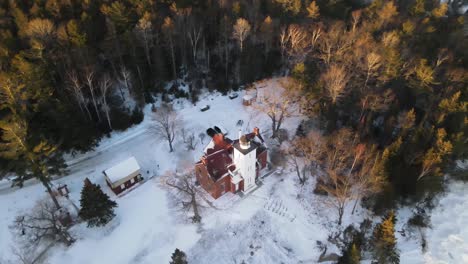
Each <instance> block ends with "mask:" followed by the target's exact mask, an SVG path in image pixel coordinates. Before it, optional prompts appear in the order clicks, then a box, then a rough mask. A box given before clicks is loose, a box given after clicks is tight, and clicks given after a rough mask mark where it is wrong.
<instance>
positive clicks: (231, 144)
mask: <svg viewBox="0 0 468 264" xmlns="http://www.w3.org/2000/svg"><path fill="white" fill-rule="evenodd" d="M207 133H208V135H210V136H211V137H212V140H211V142H210V144H209V145H208V146H207V147H206V148H205V154H204V155H203V157H202V158H201V160H200V161H199V162H197V163H196V164H195V174H196V177H197V182H198V183H199V184H200V185H201V186H202V187H203V189H205V190H206V191H207V192H208V193H209V194H211V196H213V198H215V199H217V198H219V197H220V196H221V195H223V194H224V193H226V192H232V193H236V192H249V191H251V190H253V189H254V188H255V187H256V180H257V178H258V177H259V176H260V172H261V171H262V170H263V169H264V168H266V166H267V163H268V152H267V148H266V146H265V144H264V140H263V138H262V136H261V135H260V131H259V129H258V128H255V129H254V131H253V132H252V133H248V134H245V135H241V134H240V135H239V139H236V140H231V139H229V138H227V137H225V136H224V134H223V133H222V132H221V131H220V130H219V128H217V127H215V129H211V128H210V129H208V131H207Z"/></svg>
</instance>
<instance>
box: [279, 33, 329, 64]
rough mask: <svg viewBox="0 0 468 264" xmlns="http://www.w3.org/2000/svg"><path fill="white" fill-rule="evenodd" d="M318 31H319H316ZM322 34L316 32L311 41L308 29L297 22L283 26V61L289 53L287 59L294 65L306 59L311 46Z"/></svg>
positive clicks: (281, 45) (281, 41) (281, 42)
mask: <svg viewBox="0 0 468 264" xmlns="http://www.w3.org/2000/svg"><path fill="white" fill-rule="evenodd" d="M315 33H318V32H315ZM319 36H320V34H315V35H314V38H313V39H312V41H311V42H310V43H307V41H308V39H309V38H308V37H309V35H308V33H307V31H306V30H305V29H304V28H303V27H301V26H299V25H296V24H292V25H290V26H288V27H287V28H285V27H283V28H282V29H281V33H280V48H281V56H282V59H283V61H284V60H285V58H286V57H285V55H287V61H288V63H289V64H290V65H294V64H296V63H298V62H300V61H302V60H304V59H305V57H306V56H307V53H308V52H309V50H310V47H311V45H310V44H312V46H313V45H314V44H315V43H316V41H317V40H318V38H319Z"/></svg>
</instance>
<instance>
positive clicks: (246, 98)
mask: <svg viewBox="0 0 468 264" xmlns="http://www.w3.org/2000/svg"><path fill="white" fill-rule="evenodd" d="M252 97H253V96H252V95H250V94H246V95H244V97H243V98H244V100H245V101H250V100H252Z"/></svg>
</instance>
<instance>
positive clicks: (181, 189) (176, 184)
mask: <svg viewBox="0 0 468 264" xmlns="http://www.w3.org/2000/svg"><path fill="white" fill-rule="evenodd" d="M161 179H162V182H163V183H164V184H165V185H166V186H168V187H170V188H172V189H174V190H175V191H176V193H175V196H176V199H177V200H178V201H179V202H180V204H181V205H182V208H183V209H185V210H187V211H190V210H192V212H193V216H192V217H191V219H192V221H193V222H194V223H199V222H200V221H201V216H200V206H201V205H200V202H201V201H200V199H204V198H203V197H202V194H201V192H200V191H199V190H198V189H197V187H196V186H195V179H196V177H195V175H194V172H193V171H192V170H188V171H185V172H183V173H180V174H169V175H166V176H163V177H161Z"/></svg>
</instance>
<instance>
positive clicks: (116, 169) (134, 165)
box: [104, 157, 140, 183]
mask: <svg viewBox="0 0 468 264" xmlns="http://www.w3.org/2000/svg"><path fill="white" fill-rule="evenodd" d="M139 170H140V165H138V162H137V160H136V159H135V157H130V158H128V159H126V160H124V161H122V162H120V163H119V164H116V165H114V166H113V167H111V168H109V169H107V170H105V171H104V174H105V175H106V176H107V178H109V180H110V181H111V182H113V183H114V182H118V181H120V180H122V179H124V178H126V177H128V176H129V175H131V174H134V173H135V172H138V171H139Z"/></svg>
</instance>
